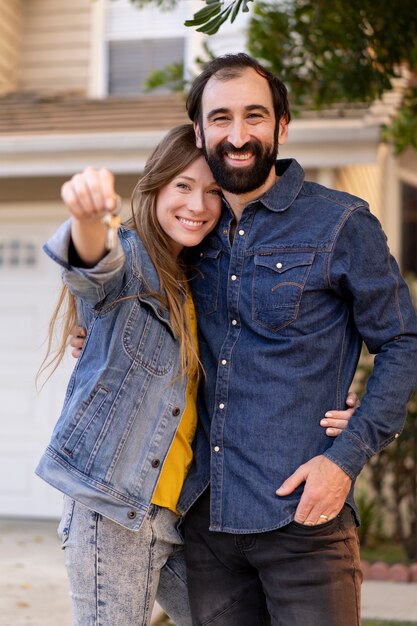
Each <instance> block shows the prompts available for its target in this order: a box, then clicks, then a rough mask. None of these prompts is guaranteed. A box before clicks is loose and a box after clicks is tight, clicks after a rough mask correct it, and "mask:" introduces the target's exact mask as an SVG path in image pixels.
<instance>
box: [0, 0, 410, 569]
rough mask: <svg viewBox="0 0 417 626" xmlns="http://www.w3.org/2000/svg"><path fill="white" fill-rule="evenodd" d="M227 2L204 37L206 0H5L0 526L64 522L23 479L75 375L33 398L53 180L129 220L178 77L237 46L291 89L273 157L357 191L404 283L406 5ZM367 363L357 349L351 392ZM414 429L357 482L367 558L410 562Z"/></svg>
mask: <svg viewBox="0 0 417 626" xmlns="http://www.w3.org/2000/svg"><path fill="white" fill-rule="evenodd" d="M225 4H226V5H227V4H230V2H229V3H225ZM232 4H234V5H235V9H236V19H235V21H234V22H233V23H231V22H230V19H229V20H227V21H226V22H225V23H224V24H223V25H222V26H221V28H220V30H218V32H216V33H215V34H212V35H208V34H206V33H204V32H201V31H200V32H199V31H198V30H197V29H196V27H186V26H184V21H185V20H190V19H192V17H193V15H195V14H196V12H198V11H199V10H201V9H202V8H204V7H206V3H205V2H200V1H194V0H184V1H178V2H175V1H174V0H166V1H165V2H164V1H163V0H160V1H157V0H155V1H154V2H152V1H146V0H143V1H142V2H141V1H137V2H134V1H133V2H130V1H129V0H71V2H69V1H68V0H0V354H1V358H0V433H1V434H0V518H5V519H6V518H21V519H40V520H41V519H42V520H43V519H47V520H48V519H50V520H54V519H57V518H58V516H59V514H60V507H61V496H60V494H59V493H57V492H56V491H54V490H53V489H52V488H50V487H49V486H48V485H46V484H45V483H43V482H42V481H41V480H40V479H38V478H37V477H36V476H35V475H34V467H35V465H36V463H37V461H38V459H39V457H40V455H41V453H42V451H43V449H44V447H45V446H46V444H47V442H48V439H49V436H50V433H51V430H52V428H53V425H54V423H55V421H56V419H57V417H58V415H59V412H60V407H61V404H62V401H63V397H64V392H65V387H66V382H67V379H68V376H69V373H70V371H71V369H72V367H73V364H74V360H73V359H72V357H71V356H69V355H68V357H67V358H66V359H65V361H64V363H63V364H62V365H61V367H60V368H59V370H58V371H57V372H56V373H55V374H54V375H53V377H52V378H51V379H50V380H49V381H48V382H47V383H46V384H45V386H44V387H43V388H42V389H41V390H40V389H36V387H35V376H36V372H37V370H38V368H39V366H40V363H41V361H42V358H43V355H44V352H45V347H46V345H45V339H46V336H47V330H48V321H49V318H50V315H51V312H52V309H53V307H54V305H55V303H56V300H57V297H58V292H59V284H60V278H59V272H58V270H57V268H56V267H54V265H53V264H52V263H51V262H50V261H49V260H48V259H47V257H46V256H45V255H44V253H43V252H42V249H41V248H42V244H43V243H44V242H45V241H46V240H47V238H48V237H49V236H50V235H51V234H52V233H53V232H54V230H55V229H56V227H57V226H58V224H59V223H61V222H62V221H63V220H64V219H66V217H67V215H66V211H65V209H64V207H63V206H62V203H61V201H60V196H59V192H60V187H61V185H62V183H63V182H64V181H65V180H66V179H67V178H69V177H70V176H72V175H73V174H74V173H75V172H77V171H80V170H81V169H83V168H84V167H85V166H87V165H91V166H94V167H107V168H109V169H110V170H112V171H113V172H114V173H115V175H116V184H117V189H118V192H119V193H120V194H121V195H122V196H123V198H124V213H125V215H126V214H127V213H128V211H129V197H130V193H131V190H132V189H133V187H134V185H135V183H136V181H137V179H138V177H139V176H140V174H141V172H142V169H143V165H144V162H145V160H146V158H147V156H148V155H149V153H150V151H151V149H152V148H153V147H154V145H155V144H156V143H157V142H158V141H159V140H160V138H161V137H162V136H163V135H164V134H165V132H166V131H167V130H168V129H169V128H171V127H172V126H174V125H176V124H178V123H182V122H185V121H187V116H186V113H185V107H184V92H186V89H187V83H188V81H189V80H190V79H192V77H193V76H195V75H196V74H197V73H198V72H199V70H200V69H201V62H202V61H204V60H205V59H207V58H209V57H210V56H213V55H214V56H216V55H219V54H223V53H226V52H237V51H242V50H244V51H249V52H250V53H251V54H253V55H254V56H257V58H259V60H261V61H263V62H265V63H266V64H268V65H269V66H270V67H271V68H272V69H274V70H276V71H277V73H278V74H280V75H281V77H282V78H283V79H284V81H285V82H286V83H287V84H289V87H290V96H291V100H292V102H293V108H294V111H295V115H294V118H293V121H292V122H291V125H290V133H289V141H288V143H287V145H286V146H285V147H284V148H283V150H282V154H281V156H283V157H295V158H296V159H297V160H298V161H299V162H300V163H301V164H302V166H303V167H304V168H305V170H306V174H307V178H309V179H310V180H315V181H317V182H319V183H322V184H325V185H327V186H330V187H334V188H338V189H343V190H346V191H349V192H351V193H353V194H356V195H359V196H361V197H363V198H365V199H366V200H367V201H368V202H369V203H370V205H371V209H372V211H373V212H374V213H375V215H377V217H378V218H379V219H380V220H381V222H382V224H383V227H384V229H385V231H386V233H387V236H388V240H389V244H390V248H391V250H392V253H393V254H394V255H395V257H396V258H397V259H398V261H399V263H400V265H401V268H402V270H403V272H404V274H407V276H409V277H410V281H411V282H410V284H412V276H413V274H415V273H416V272H417V151H416V147H417V133H416V131H415V128H416V126H415V119H416V117H417V116H415V115H413V114H412V112H413V111H414V110H416V109H413V106H414V107H415V100H413V97H414V95H415V93H416V92H415V88H416V65H417V48H416V46H417V43H416V42H417V24H416V17H415V6H414V8H413V3H410V2H408V1H407V0H400V2H398V3H396V5H395V7H394V8H392V7H391V6H388V3H386V2H382V3H379V4H378V7H374V6H373V4H374V3H372V2H369V1H368V0H363V1H362V2H361V3H359V4H358V2H357V0H354V1H353V2H351V3H349V6H346V7H344V8H343V7H342V5H343V3H340V2H331V1H328V2H327V3H326V2H325V3H314V2H313V3H309V2H307V1H304V2H300V1H299V0H293V1H292V2H290V1H288V0H286V1H284V0H282V1H277V2H255V3H254V2H242V0H240V2H237V3H232ZM245 7H246V8H248V9H249V10H248V11H247V12H243V10H242V9H243V8H245ZM238 9H239V10H238ZM320 11H321V12H320ZM376 16H377V17H378V19H376ZM381 33H385V35H384V37H385V39H384V41H383V42H382V40H383V37H382V36H381ZM399 33H400V34H401V36H400V35H399ZM388 34H389V36H388ZM410 42H411V43H410ZM365 70H366V71H365ZM407 107H408V109H407ZM410 111H411V113H410ZM416 111H417V110H416ZM407 116H408V117H407ZM407 120H408V122H410V123H409V125H408V126H407ZM401 123H405V130H404V124H403V126H401ZM413 123H414V126H413ZM395 124H397V126H396V127H395ZM393 128H394V131H395V132H394V131H392V129H393ZM390 129H391V130H390ZM407 133H408V134H407ZM371 262H372V259H370V263H371ZM367 367H368V360H367V356H366V355H364V359H363V362H361V368H360V372H359V374H360V375H359V378H358V381H357V389H358V391H359V392H360V393H361V392H362V391H363V386H364V382H365V380H366V372H367ZM41 382H42V381H41ZM416 423H417V418H416V410H415V403H414V405H412V406H411V409H410V415H409V418H408V422H407V424H408V427H407V428H408V430H406V431H405V432H406V434H405V436H404V437H402V438H400V439H401V441H399V442H396V443H395V444H393V447H390V450H389V452H388V453H387V454H386V455H385V456H383V457H379V458H378V459H376V460H375V461H374V463H373V465H372V466H371V467H370V468H369V469H368V470H367V472H368V473H367V474H366V475H364V477H363V479H362V480H361V482H360V485H359V489H360V491H359V495H360V498H359V499H360V506H361V508H362V512H363V514H364V516H365V517H364V520H365V524H364V526H363V529H362V531H361V532H362V540H363V545H364V547H366V546H368V547H369V549H370V550H371V551H372V550H374V549H379V548H378V547H380V546H381V543H382V544H384V543H385V545H386V538H387V537H388V538H389V539H390V541H391V543H392V545H395V550H396V552H395V556H394V557H392V558H394V559H396V560H398V559H402V560H403V561H404V562H407V563H410V562H412V561H413V560H414V561H415V560H417V528H416V512H417V476H416V463H417V460H416V428H417V427H416ZM413 490H414V491H413ZM369 558H370V559H372V558H376V557H375V555H373V553H372V552H371V553H370V556H369Z"/></svg>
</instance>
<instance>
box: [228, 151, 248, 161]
mask: <svg viewBox="0 0 417 626" xmlns="http://www.w3.org/2000/svg"><path fill="white" fill-rule="evenodd" d="M227 156H228V157H229V158H230V159H237V160H238V161H246V159H250V158H251V156H252V154H251V153H250V152H238V153H235V152H228V153H227Z"/></svg>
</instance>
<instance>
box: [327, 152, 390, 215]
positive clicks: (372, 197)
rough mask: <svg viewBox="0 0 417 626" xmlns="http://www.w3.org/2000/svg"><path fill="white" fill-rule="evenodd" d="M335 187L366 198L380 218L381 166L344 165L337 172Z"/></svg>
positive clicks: (373, 211)
mask: <svg viewBox="0 0 417 626" xmlns="http://www.w3.org/2000/svg"><path fill="white" fill-rule="evenodd" d="M335 187H336V189H341V190H343V191H347V192H348V193H351V194H353V195H355V196H359V198H363V199H364V200H366V201H367V202H368V203H369V207H370V209H371V211H372V213H373V214H374V215H376V216H377V217H378V219H380V220H381V219H382V198H381V167H380V165H379V164H378V163H372V164H369V165H351V166H349V167H344V168H343V169H341V170H340V171H339V173H338V176H337V179H336V181H335Z"/></svg>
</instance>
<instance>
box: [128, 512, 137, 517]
mask: <svg viewBox="0 0 417 626" xmlns="http://www.w3.org/2000/svg"><path fill="white" fill-rule="evenodd" d="M127 516H128V518H129V519H135V517H136V511H128V512H127Z"/></svg>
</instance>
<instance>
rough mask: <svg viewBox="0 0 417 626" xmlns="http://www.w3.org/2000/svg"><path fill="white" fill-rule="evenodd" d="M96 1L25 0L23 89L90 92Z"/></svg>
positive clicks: (45, 91)
mask: <svg viewBox="0 0 417 626" xmlns="http://www.w3.org/2000/svg"><path fill="white" fill-rule="evenodd" d="M4 1H5V0H4ZM93 4H94V2H92V1H91V0H71V2H68V0H23V4H22V12H23V27H22V47H21V64H20V72H19V85H18V86H19V90H20V91H33V92H37V93H44V94H51V93H59V92H61V93H76V94H81V95H84V94H85V93H86V92H87V88H88V78H89V77H88V68H89V55H90V27H91V25H90V21H91V14H92V5H93Z"/></svg>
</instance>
